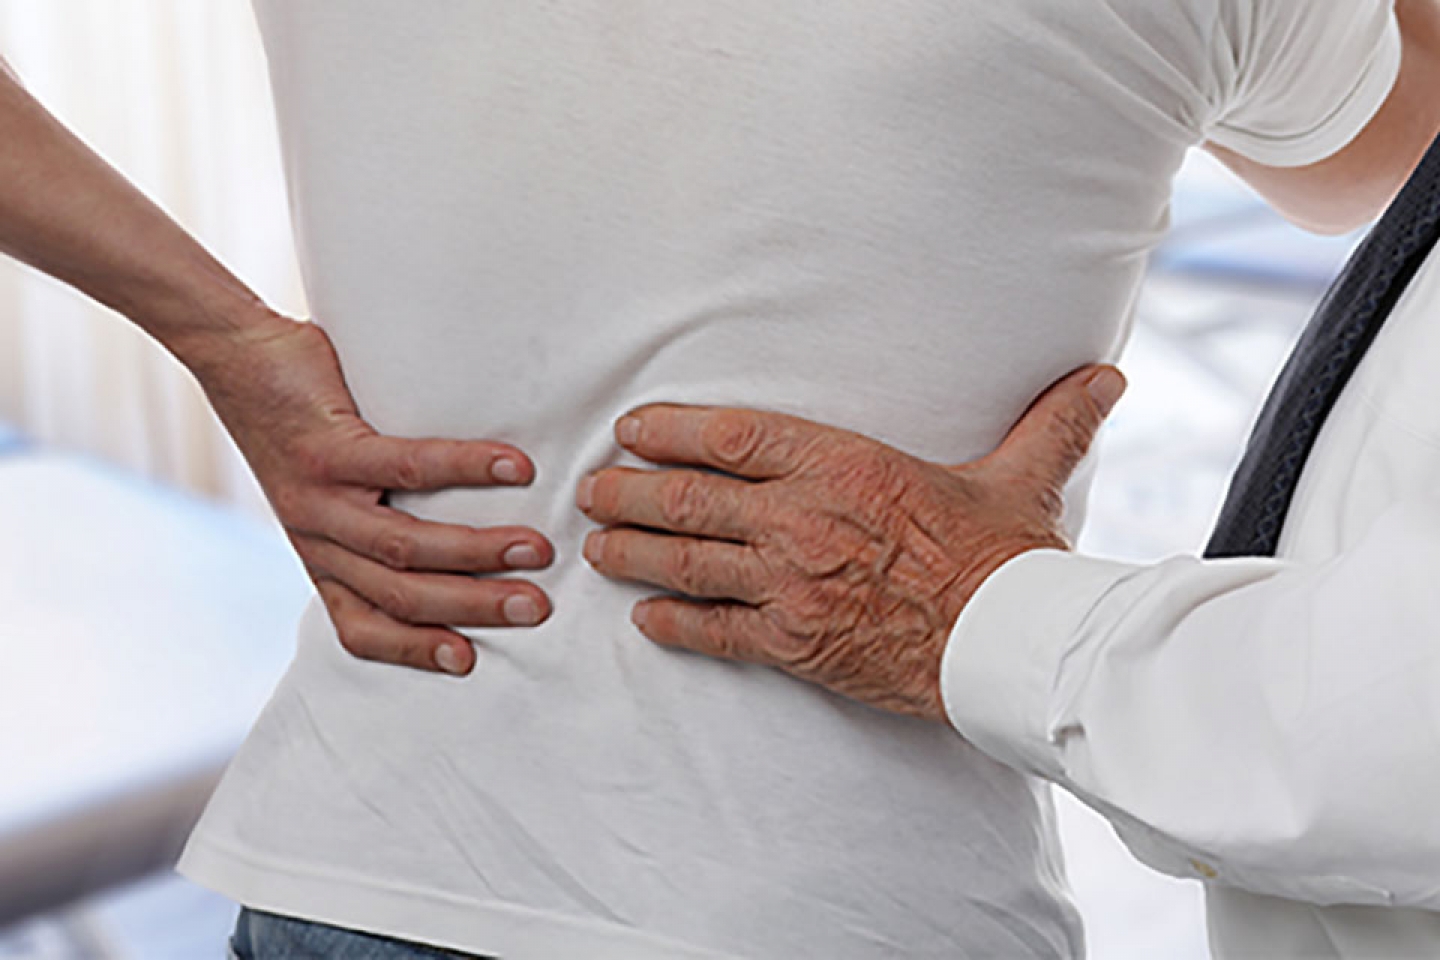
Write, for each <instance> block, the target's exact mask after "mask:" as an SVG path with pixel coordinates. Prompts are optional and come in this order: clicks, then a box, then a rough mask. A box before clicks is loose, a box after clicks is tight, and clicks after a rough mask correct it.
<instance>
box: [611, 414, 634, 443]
mask: <svg viewBox="0 0 1440 960" xmlns="http://www.w3.org/2000/svg"><path fill="white" fill-rule="evenodd" d="M615 436H616V437H618V438H619V440H620V443H621V444H622V445H624V446H627V447H633V446H635V444H636V443H637V442H638V441H639V439H640V418H639V417H622V418H620V422H619V423H618V424H616V425H615Z"/></svg>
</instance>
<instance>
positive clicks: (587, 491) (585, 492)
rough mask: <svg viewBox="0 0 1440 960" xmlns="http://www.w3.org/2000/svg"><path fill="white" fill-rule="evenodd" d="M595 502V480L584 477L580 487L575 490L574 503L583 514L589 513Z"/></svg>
mask: <svg viewBox="0 0 1440 960" xmlns="http://www.w3.org/2000/svg"><path fill="white" fill-rule="evenodd" d="M594 501H595V478H594V477H593V476H592V477H586V478H585V479H584V480H581V481H580V486H579V487H578V488H577V489H576V490H575V503H576V505H577V506H579V507H580V509H581V510H582V511H583V512H585V513H589V512H590V507H591V505H592V504H593V503H594Z"/></svg>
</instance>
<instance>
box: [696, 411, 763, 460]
mask: <svg viewBox="0 0 1440 960" xmlns="http://www.w3.org/2000/svg"><path fill="white" fill-rule="evenodd" d="M761 439H762V436H761V431H760V427H759V424H757V423H756V422H755V420H754V419H753V418H751V417H747V416H743V415H739V414H734V413H720V414H716V415H715V416H713V417H711V418H710V419H709V421H707V422H706V423H705V425H704V426H703V427H701V429H700V443H701V445H702V447H703V449H704V450H705V452H706V453H708V454H709V455H710V456H711V457H713V458H714V459H715V461H716V462H717V463H720V464H721V465H723V466H726V467H732V468H738V467H743V466H744V465H745V464H746V463H748V462H750V461H751V460H752V459H753V458H754V457H755V453H756V451H757V450H759V448H760V443H761Z"/></svg>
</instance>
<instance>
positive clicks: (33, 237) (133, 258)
mask: <svg viewBox="0 0 1440 960" xmlns="http://www.w3.org/2000/svg"><path fill="white" fill-rule="evenodd" d="M0 64H3V61H0ZM0 252H3V253H6V254H9V255H11V256H13V257H15V258H17V259H19V260H23V261H24V262H26V263H28V264H30V265H32V266H34V267H36V268H37V269H39V270H42V271H44V272H45V273H48V274H50V275H51V276H54V277H56V278H58V279H60V280H63V281H65V282H66V283H69V284H71V285H73V286H74V287H76V288H77V289H79V290H80V291H82V292H83V293H85V294H88V295H89V296H91V297H93V298H94V299H96V300H98V301H100V302H101V303H104V304H105V305H107V306H109V307H111V308H113V309H115V310H117V311H119V312H120V313H122V314H124V315H125V316H127V317H129V318H130V319H131V320H133V321H134V322H135V323H137V324H138V325H139V326H141V327H142V328H144V329H145V330H146V332H148V333H150V334H151V335H152V336H154V337H155V338H156V339H157V340H159V341H160V342H161V343H162V344H164V345H165V346H166V347H168V348H169V349H170V350H171V351H172V352H173V353H175V354H176V355H177V356H178V357H179V358H180V359H181V360H182V362H185V363H186V364H187V365H189V366H191V367H192V368H194V367H195V366H197V365H200V366H203V365H204V364H205V362H206V360H207V357H208V356H209V355H210V354H211V353H212V352H214V351H213V350H212V349H211V345H212V344H218V343H219V342H221V341H223V340H225V339H226V335H227V334H233V333H237V332H241V331H243V330H246V329H248V328H250V327H252V326H256V325H259V326H265V321H267V320H268V319H270V314H269V312H268V311H267V310H266V309H265V307H264V305H263V304H262V303H261V302H260V300H259V298H258V297H256V295H255V294H254V293H252V292H251V291H250V290H249V289H248V288H246V286H245V285H244V284H243V283H241V282H240V281H239V280H238V279H236V277H235V276H233V275H232V274H231V273H230V272H229V271H227V270H226V269H225V268H224V267H223V266H221V265H220V264H219V263H218V262H217V261H216V260H215V258H214V257H212V256H210V254H209V253H207V252H206V251H205V249H204V248H203V247H201V246H200V244H199V243H197V242H196V241H195V240H194V239H193V238H191V237H190V236H189V234H187V233H186V232H185V231H184V230H183V229H182V228H181V227H180V226H179V225H178V224H176V223H175V221H173V220H172V219H171V218H170V217H169V216H167V215H166V214H165V212H164V211H162V210H161V209H160V208H159V207H158V206H156V205H155V204H154V203H153V202H151V201H150V200H149V199H148V198H147V197H146V196H145V195H144V194H142V193H141V192H140V191H139V190H138V189H136V188H135V187H134V186H132V185H131V184H130V183H129V182H128V181H127V180H126V179H125V178H124V177H123V176H121V175H120V174H119V173H118V172H116V171H115V170H114V169H113V168H112V167H110V166H109V165H108V164H107V163H106V162H105V161H104V160H103V159H101V158H100V157H99V156H98V155H97V154H96V153H95V152H94V151H93V150H91V149H90V148H89V147H87V146H86V145H85V144H84V143H82V142H81V141H80V140H79V139H78V138H77V137H75V136H74V135H73V134H71V133H70V131H68V130H67V129H65V127H64V126H63V125H62V124H61V123H60V122H59V121H58V120H56V119H55V117H53V116H52V115H51V114H50V113H49V112H48V111H46V110H45V108H44V107H42V106H41V105H40V104H39V103H38V102H37V101H36V100H35V99H34V98H33V97H32V96H31V95H30V94H29V93H28V92H27V91H26V90H25V89H24V88H23V87H22V86H21V85H20V83H19V82H18V81H17V79H16V78H15V75H14V74H13V73H12V72H11V71H10V70H9V69H8V67H7V68H4V69H0Z"/></svg>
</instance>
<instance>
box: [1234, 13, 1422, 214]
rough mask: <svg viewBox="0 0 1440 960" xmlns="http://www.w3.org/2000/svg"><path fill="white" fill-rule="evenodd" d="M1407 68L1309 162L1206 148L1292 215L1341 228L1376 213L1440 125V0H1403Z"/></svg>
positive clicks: (1404, 64) (1400, 17)
mask: <svg viewBox="0 0 1440 960" xmlns="http://www.w3.org/2000/svg"><path fill="white" fill-rule="evenodd" d="M1395 15H1396V18H1397V19H1398V20H1399V23H1400V38H1401V41H1400V42H1401V61H1400V73H1399V76H1398V77H1397V78H1396V81H1395V86H1394V88H1393V89H1392V90H1391V92H1390V96H1389V97H1388V98H1387V99H1386V100H1385V103H1384V104H1383V105H1382V106H1381V107H1380V109H1379V111H1377V112H1376V114H1375V116H1374V117H1373V118H1371V120H1370V122H1369V123H1368V124H1367V125H1366V126H1365V128H1364V129H1363V130H1361V132H1360V133H1359V134H1358V135H1357V136H1356V137H1355V139H1354V140H1352V141H1351V142H1350V143H1349V144H1348V145H1346V147H1345V148H1344V149H1342V150H1341V151H1340V152H1339V153H1336V154H1335V155H1334V156H1331V157H1327V158H1326V159H1324V160H1322V161H1320V162H1319V163H1313V164H1310V165H1309V166H1303V167H1269V166H1265V165H1264V164H1260V163H1256V162H1255V161H1253V160H1248V159H1246V158H1245V157H1242V156H1241V155H1240V154H1238V153H1235V152H1234V151H1232V150H1228V149H1226V148H1224V147H1221V146H1219V145H1217V144H1213V143H1212V144H1208V145H1207V146H1206V149H1207V150H1209V151H1210V152H1211V153H1212V154H1214V155H1215V156H1216V157H1218V158H1219V159H1220V161H1221V162H1222V163H1224V164H1225V165H1226V166H1227V167H1229V168H1230V169H1231V170H1232V171H1233V172H1234V173H1235V174H1236V175H1238V176H1239V177H1240V178H1241V179H1242V180H1244V181H1245V182H1246V183H1248V184H1249V185H1250V186H1251V187H1252V188H1253V189H1254V190H1255V191H1256V192H1257V193H1259V194H1260V195H1261V196H1262V197H1264V198H1265V200H1266V202H1267V203H1269V204H1270V205H1271V206H1272V207H1274V208H1275V209H1276V210H1278V211H1279V212H1280V213H1281V214H1283V215H1284V216H1285V217H1286V219H1288V220H1290V221H1291V222H1293V223H1295V224H1296V225H1298V226H1300V227H1304V228H1305V229H1307V230H1311V231H1313V232H1315V233H1326V234H1338V233H1345V232H1347V231H1349V230H1353V229H1355V228H1356V227H1359V226H1362V225H1363V224H1365V223H1368V222H1369V221H1371V220H1373V219H1374V218H1375V217H1376V216H1378V215H1379V214H1380V212H1381V211H1382V210H1384V209H1385V207H1386V206H1387V205H1388V204H1389V203H1390V201H1391V200H1393V199H1394V198H1395V194H1396V193H1398V192H1399V190H1400V187H1401V186H1403V185H1404V183H1405V181H1406V180H1407V179H1409V177H1410V173H1411V172H1412V171H1413V170H1414V169H1415V165H1416V164H1418V163H1419V162H1420V158H1421V157H1422V156H1423V155H1424V154H1425V149H1426V148H1427V147H1428V146H1430V143H1431V141H1432V140H1434V139H1435V134H1436V131H1437V129H1440V94H1437V91H1440V0H1396V4H1395Z"/></svg>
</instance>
